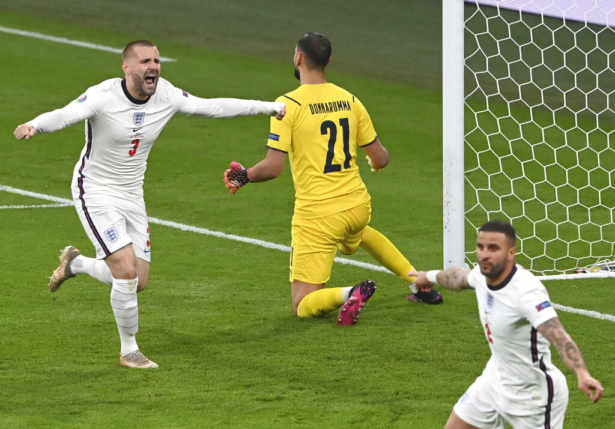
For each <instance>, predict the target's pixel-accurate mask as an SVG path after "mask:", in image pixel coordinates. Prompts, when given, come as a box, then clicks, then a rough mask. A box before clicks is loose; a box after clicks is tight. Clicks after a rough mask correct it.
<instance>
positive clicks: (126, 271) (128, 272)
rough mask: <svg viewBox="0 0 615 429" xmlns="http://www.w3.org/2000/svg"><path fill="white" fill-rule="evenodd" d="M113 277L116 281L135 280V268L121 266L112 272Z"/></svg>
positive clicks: (129, 265)
mask: <svg viewBox="0 0 615 429" xmlns="http://www.w3.org/2000/svg"><path fill="white" fill-rule="evenodd" d="M113 277H115V278H116V279H135V278H137V267H135V266H133V265H131V264H122V265H121V266H119V267H117V268H116V269H115V270H114V272H113ZM146 283H147V280H146Z"/></svg>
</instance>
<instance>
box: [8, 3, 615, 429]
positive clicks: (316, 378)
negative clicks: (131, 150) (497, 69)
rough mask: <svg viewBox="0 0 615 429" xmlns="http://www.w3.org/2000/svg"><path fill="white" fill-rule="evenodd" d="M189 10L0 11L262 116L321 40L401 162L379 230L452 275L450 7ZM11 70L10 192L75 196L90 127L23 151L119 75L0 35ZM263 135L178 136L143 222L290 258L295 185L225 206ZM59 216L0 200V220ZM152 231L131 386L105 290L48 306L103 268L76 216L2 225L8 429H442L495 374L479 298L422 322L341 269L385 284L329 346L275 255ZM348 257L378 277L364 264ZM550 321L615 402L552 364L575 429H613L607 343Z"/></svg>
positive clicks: (335, 331)
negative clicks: (127, 56)
mask: <svg viewBox="0 0 615 429" xmlns="http://www.w3.org/2000/svg"><path fill="white" fill-rule="evenodd" d="M178 3H179V4H178V5H177V7H169V6H168V5H169V4H170V2H165V1H163V0H154V1H152V2H149V4H148V5H147V6H146V5H140V6H136V5H137V4H136V3H130V4H124V2H119V1H109V2H90V3H88V4H87V7H86V6H85V3H83V2H77V1H76V0H64V1H59V2H47V1H42V0H40V1H37V0H29V1H24V2H12V3H10V4H2V5H0V26H5V27H12V28H19V29H22V30H26V31H36V32H42V33H45V34H51V35H55V36H59V37H66V38H71V39H77V40H85V41H88V42H91V43H98V44H102V45H108V46H115V47H121V46H123V45H124V44H125V43H126V42H127V41H130V40H133V39H135V38H141V37H147V38H151V39H154V40H155V41H156V42H157V43H158V45H159V47H160V49H161V55H163V56H168V57H172V58H176V59H178V61H177V62H176V63H163V65H162V76H164V77H165V78H167V79H169V80H170V81H171V82H172V83H174V84H175V85H176V86H179V87H181V88H183V89H185V90H187V91H189V92H191V93H193V94H195V95H198V96H202V97H238V98H254V99H264V100H273V99H275V98H276V97H277V96H278V95H280V94H282V93H285V92H287V91H290V90H292V89H293V88H295V87H296V85H297V82H296V81H295V80H294V78H293V77H292V65H291V59H292V51H293V48H294V44H295V41H296V39H297V38H298V37H299V35H300V34H301V33H302V32H304V31H308V30H314V29H315V30H319V31H322V32H323V33H325V34H328V35H330V37H331V38H332V41H333V43H334V62H333V64H332V66H331V70H330V73H329V74H328V77H329V79H330V80H331V81H332V82H334V83H336V84H338V85H340V86H342V87H344V88H346V89H348V90H349V91H351V92H353V93H354V94H355V95H356V96H358V97H359V98H360V99H361V101H362V102H363V103H364V104H365V105H366V107H367V109H368V111H369V112H370V114H371V116H372V119H373V121H374V124H375V126H376V130H377V131H378V134H379V137H380V138H381V141H382V142H383V144H384V145H385V146H386V147H387V148H388V149H389V151H390V153H391V164H390V166H389V167H387V169H386V170H384V171H382V172H381V173H378V174H371V173H369V169H368V168H367V164H366V162H364V159H362V158H360V159H359V165H360V167H361V171H362V175H363V178H364V180H365V182H366V184H367V186H368V189H369V190H370V193H371V195H372V205H373V213H372V222H371V224H372V226H373V227H375V228H376V229H378V230H380V231H381V232H383V233H384V234H386V235H387V236H388V237H389V238H390V239H391V240H392V241H393V242H394V243H395V244H396V245H397V246H398V247H399V249H400V250H401V251H402V252H403V253H404V254H405V255H406V256H407V257H408V258H409V259H410V261H411V262H412V263H413V264H414V265H416V266H417V267H418V268H420V269H432V268H438V267H440V266H441V262H442V244H441V243H442V217H441V213H442V173H441V157H442V149H441V129H442V124H441V93H439V90H438V88H439V85H440V84H439V67H440V64H441V60H440V54H441V51H440V39H439V37H440V36H439V34H440V28H439V25H440V24H439V22H440V13H441V11H440V9H439V6H438V5H437V4H434V5H431V6H425V5H411V4H408V2H405V1H394V2H391V6H392V7H391V8H389V9H387V8H379V7H374V5H375V3H369V2H366V1H361V2H356V4H355V5H354V7H353V8H349V7H348V6H346V7H343V6H341V4H338V3H336V2H324V1H315V2H313V4H312V5H311V6H304V7H299V6H298V5H293V4H287V2H281V1H263V0H260V1H255V2H249V4H250V5H249V6H248V2H241V1H238V0H235V1H227V2H217V3H215V5H209V6H205V5H204V4H205V2H198V1H182V2H178ZM212 3H214V2H212ZM291 3H292V2H291ZM417 3H418V2H417ZM421 3H423V2H421ZM424 3H425V4H427V3H428V2H424ZM436 3H437V2H436ZM361 8H364V9H361ZM141 9H142V10H141ZM347 9H348V10H347ZM380 9H382V10H380ZM385 9H386V10H385ZM362 10H364V11H365V12H364V13H361V11H362ZM156 11H158V13H157V12H156ZM259 11H260V13H259ZM263 11H270V13H264V12H263ZM342 12H344V13H345V15H342V16H343V18H340V15H339V14H340V13H342ZM199 18H200V19H199ZM248 18H250V19H248ZM130 23H132V24H134V25H129V24H130ZM182 23H183V24H184V25H182ZM198 24H202V25H198ZM244 24H245V25H244ZM267 25H269V26H267ZM243 40H245V44H242V43H241V42H242V41H243ZM337 41H339V42H337ZM336 47H339V49H338V50H337V51H336V50H335V49H336ZM372 54H373V58H374V59H375V60H374V61H370V59H369V58H371V56H372ZM0 58H2V66H0V82H2V83H1V86H0V87H1V88H2V90H1V91H0V94H1V97H0V109H1V111H2V114H1V115H0V136H2V137H1V138H0V142H1V145H2V158H1V159H2V162H1V166H0V185H5V186H11V187H15V188H19V189H25V190H29V191H32V192H38V193H42V194H46V195H53V196H56V197H62V198H70V197H71V196H70V181H71V176H72V169H73V167H74V165H75V163H76V161H77V159H78V156H79V153H80V151H81V149H82V147H83V128H82V126H81V125H76V126H74V127H72V128H70V129H67V130H64V131H62V132H58V133H55V134H50V135H40V136H36V137H35V138H34V139H32V140H30V141H23V142H17V141H16V140H14V138H13V137H12V132H13V130H14V128H15V127H16V126H17V125H18V124H21V123H23V122H25V121H26V120H29V119H31V118H33V117H34V116H36V115H38V114H40V113H42V112H44V111H48V110H51V109H54V108H58V107H61V106H64V105H65V104H67V103H68V102H70V101H71V100H73V99H75V98H76V97H77V96H79V95H80V94H81V93H82V92H83V91H84V90H85V88H87V87H89V86H91V85H95V84H97V83H99V82H101V81H102V80H104V79H108V78H111V77H117V76H120V73H121V69H120V58H119V56H118V55H116V54H111V53H106V52H101V51H94V50H88V49H84V48H78V47H74V46H69V45H62V44H57V43H52V42H45V41H42V40H36V39H31V38H25V37H21V36H16V35H9V34H5V33H0ZM336 61H337V62H336ZM267 134H268V119H267V118H263V117H251V118H239V119H232V120H207V119H199V118H183V117H179V116H178V117H176V118H175V119H173V120H172V121H171V123H170V124H169V125H168V126H167V128H166V129H165V131H164V132H163V133H162V135H161V137H160V138H159V140H158V142H157V144H156V145H155V147H154V149H153V151H152V154H151V156H150V160H149V166H148V171H147V174H146V184H145V195H146V197H145V198H146V201H147V204H148V206H147V207H148V214H149V215H150V216H153V217H156V218H160V219H164V220H169V221H174V222H181V223H184V224H187V225H192V226H196V227H201V228H208V229H211V230H215V231H222V232H225V233H229V234H236V235H240V236H245V237H251V238H256V239H260V240H265V241H269V242H273V243H278V244H284V245H289V244H290V219H291V216H292V207H293V202H294V200H293V186H292V180H291V177H290V171H289V170H288V168H286V170H285V172H284V173H283V175H282V176H281V177H280V178H278V179H277V180H275V181H272V182H269V183H266V184H260V185H250V186H247V187H246V188H244V189H242V190H241V191H240V192H239V193H238V194H237V195H234V196H231V195H229V193H228V191H227V190H226V188H224V186H223V183H222V172H223V171H224V169H226V168H228V164H229V163H230V161H233V160H237V161H240V162H242V163H243V164H244V165H251V164H253V163H255V162H257V161H258V160H260V159H261V158H262V157H263V156H264V155H265V147H264V145H265V142H266V136H267ZM48 203H49V202H47V201H43V200H39V199H35V198H31V197H26V196H21V195H16V194H11V193H7V192H1V191H0V206H7V205H16V206H18V205H35V204H48ZM151 228H152V248H153V262H152V269H151V276H150V282H149V286H148V289H147V290H146V291H144V292H143V293H141V294H139V307H140V319H141V323H140V332H139V334H138V339H139V345H140V347H141V348H142V350H143V351H144V352H145V353H146V355H147V356H148V357H151V358H152V359H153V360H154V361H156V362H157V363H159V364H160V369H159V370H157V371H145V370H143V371H137V370H130V369H127V368H124V367H122V366H120V364H119V360H118V354H119V339H118V334H117V328H116V325H115V321H114V318H113V314H112V312H111V309H110V304H109V288H108V287H107V286H105V285H102V284H100V283H98V282H96V281H95V280H93V279H91V278H89V277H87V276H80V277H78V278H76V279H73V280H70V281H69V282H68V283H66V284H65V286H63V287H62V289H61V290H60V291H58V292H57V293H55V294H50V293H49V291H48V289H47V287H46V284H47V279H46V277H47V276H49V275H50V274H51V271H52V270H53V269H54V268H55V267H56V264H57V254H58V253H59V251H58V250H59V249H60V248H63V247H64V246H66V245H68V244H72V245H75V246H77V247H78V248H80V249H81V250H82V251H83V252H84V254H86V255H87V256H93V255H94V250H93V248H92V245H91V244H90V242H89V240H88V239H87V237H86V235H85V232H84V231H83V229H82V227H81V225H80V223H79V220H78V218H77V216H76V213H75V211H74V209H73V208H71V207H64V208H38V209H6V210H0V239H1V245H0V291H1V298H0V303H1V310H0V428H43V427H53V428H106V427H126V426H129V425H130V426H133V427H142V428H191V427H194V428H197V427H198V428H203V427H208V428H209V427H211V428H218V427H220V428H223V427H229V428H291V427H296V428H314V427H322V428H334V427H357V428H363V427H365V428H420V429H432V428H434V429H435V428H442V427H444V424H445V422H446V420H447V418H448V416H449V414H450V411H451V409H452V407H453V405H454V403H455V402H456V401H457V399H458V398H459V397H460V396H461V395H462V394H463V393H464V391H465V389H466V388H467V387H468V386H469V385H470V384H471V383H472V382H473V380H474V379H475V378H476V377H477V376H478V375H479V374H480V373H481V372H482V370H483V368H484V365H485V363H486V362H487V360H488V358H489V349H488V346H487V344H486V341H485V338H484V333H483V330H482V328H481V326H480V323H479V320H478V315H477V314H476V313H477V305H476V302H475V297H474V294H473V293H462V294H454V293H449V292H448V291H443V292H442V294H443V296H444V300H445V303H444V305H441V306H437V307H429V306H425V305H418V304H414V303H410V302H409V301H407V300H405V297H406V295H407V294H408V289H407V287H406V286H405V285H404V284H403V283H402V282H401V281H400V280H399V279H397V278H396V277H394V276H393V275H390V274H387V273H382V272H378V271H372V270H369V269H365V268H358V267H354V266H348V265H342V264H335V266H334V269H333V275H332V278H331V281H330V283H329V285H330V286H347V285H353V284H355V283H357V282H359V281H361V280H363V279H365V278H372V279H373V280H374V281H375V282H376V284H377V285H378V291H377V292H376V294H375V295H374V298H372V300H370V303H369V304H368V306H367V307H366V309H365V311H364V314H363V316H362V318H361V320H360V321H359V323H358V324H357V325H356V326H354V327H350V328H346V327H338V326H337V325H336V324H335V316H334V315H329V316H327V317H324V318H322V319H315V320H300V319H297V318H295V317H293V315H292V308H291V302H290V287H289V284H288V277H287V276H288V266H287V265H288V255H287V254H286V253H285V252H281V251H279V250H272V249H265V248H262V247H258V246H254V245H251V244H246V243H239V242H235V241H230V240H227V239H223V238H216V237H212V236H207V235H202V234H197V233H194V232H187V231H180V230H178V229H174V228H170V227H165V226H160V225H153V224H152V225H151ZM352 258H353V259H356V260H359V261H363V262H373V261H371V260H370V258H369V256H368V255H367V254H365V253H364V252H362V251H359V252H358V254H357V255H355V256H353V257H352ZM612 287H613V282H612V281H608V280H595V281H587V280H584V281H568V282H550V283H548V284H547V288H548V289H549V292H550V295H551V297H552V299H553V301H554V302H557V303H559V304H563V305H567V306H571V307H575V308H582V309H587V310H594V311H598V312H602V313H609V314H612V313H613V310H612V309H613V308H614V305H615V298H614V296H613V294H612V292H611V289H612ZM560 318H561V319H562V321H563V323H564V325H565V326H566V328H567V329H568V331H569V333H570V334H571V335H572V336H573V338H574V339H575V340H576V341H577V343H578V344H579V346H580V348H581V350H582V351H583V353H584V355H585V358H586V361H587V363H588V366H589V368H590V370H591V372H592V375H594V376H595V377H596V378H598V379H599V380H601V381H602V382H603V384H604V386H605V396H604V398H603V399H602V401H601V402H600V403H599V404H597V405H593V406H592V405H590V403H589V400H588V399H587V398H586V397H584V396H583V395H582V393H581V392H580V391H578V390H577V388H576V378H575V377H574V375H572V374H571V373H570V371H569V370H568V369H566V368H565V367H564V366H563V364H562V363H561V361H560V359H559V357H558V356H556V355H555V352H554V361H555V362H556V364H557V365H558V366H559V367H560V368H562V370H563V371H564V373H565V374H566V375H567V377H568V385H569V388H570V392H571V393H570V405H569V407H568V413H567V426H566V427H568V428H587V427H591V428H604V429H607V428H612V427H613V422H614V421H615V402H614V401H613V396H612V394H611V388H612V387H611V386H613V385H614V383H615V375H613V371H612V362H613V355H614V352H615V345H614V343H613V340H612V339H613V334H614V328H615V326H614V325H613V323H612V322H608V321H603V320H597V319H593V318H589V317H586V316H581V315H575V314H570V313H564V312H560Z"/></svg>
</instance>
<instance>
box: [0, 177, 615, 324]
mask: <svg viewBox="0 0 615 429" xmlns="http://www.w3.org/2000/svg"><path fill="white" fill-rule="evenodd" d="M0 191H5V192H10V193H13V194H19V195H25V196H29V197H33V198H39V199H43V200H47V201H54V202H56V203H62V204H65V205H66V206H72V205H73V202H72V201H71V200H68V199H66V198H59V197H54V196H51V195H45V194H39V193H37V192H30V191H26V190H23V189H17V188H13V187H10V186H4V185H0ZM53 206H55V205H53ZM147 220H148V221H149V222H151V223H154V224H157V225H162V226H168V227H170V228H175V229H179V230H182V231H186V232H195V233H197V234H203V235H211V236H213V237H218V238H224V239H227V240H233V241H239V242H242V243H248V244H252V245H255V246H260V247H265V248H267V249H275V250H281V251H283V252H290V247H289V246H284V245H282V244H276V243H270V242H268V241H264V240H258V239H256V238H249V237H243V236H241V235H234V234H227V233H224V232H219V231H212V230H211V229H207V228H199V227H196V226H191V225H186V224H183V223H178V222H171V221H168V220H162V219H158V218H155V217H148V218H147ZM335 262H337V263H340V264H347V265H354V266H357V267H361V268H366V269H368V270H373V271H380V272H384V273H389V274H393V273H392V272H391V271H389V270H387V269H386V268H384V267H382V266H380V265H374V264H370V263H367V262H361V261H355V260H352V259H346V258H339V257H337V258H335ZM553 307H554V308H555V309H556V310H559V311H563V312H566V313H574V314H579V315H582V316H587V317H591V318H593V319H600V320H608V321H610V322H614V323H615V316H613V315H611V314H604V313H598V312H597V311H591V310H582V309H578V308H574V307H568V306H566V305H561V304H556V303H553Z"/></svg>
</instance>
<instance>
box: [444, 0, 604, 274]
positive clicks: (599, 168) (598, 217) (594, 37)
mask: <svg viewBox="0 0 615 429" xmlns="http://www.w3.org/2000/svg"><path fill="white" fill-rule="evenodd" d="M442 5H443V15H442V18H443V21H442V22H443V31H442V36H443V42H442V50H443V73H442V74H443V188H444V195H443V208H444V213H443V220H444V266H445V268H448V267H451V266H463V264H465V263H468V264H472V263H473V262H474V251H475V237H476V231H477V229H478V228H479V227H480V226H481V225H482V224H483V223H484V222H486V221H487V220H490V219H496V218H499V219H504V220H507V221H510V222H511V223H512V224H513V226H514V227H515V229H516V231H517V235H518V242H517V248H518V258H517V260H518V262H519V263H520V264H521V265H523V266H524V267H525V268H527V269H529V270H531V271H533V272H534V273H535V274H537V275H542V276H543V277H542V278H543V279H545V280H547V279H560V278H580V277H581V276H579V275H574V276H571V274H572V273H573V272H575V271H576V272H579V271H582V270H583V269H584V268H586V267H593V269H592V268H589V269H586V270H585V274H583V277H585V278H589V277H604V276H609V275H611V273H612V274H615V263H611V262H612V261H613V259H614V258H615V244H614V243H615V222H614V220H615V188H614V185H615V31H614V29H613V27H615V1H610V0H499V1H495V0H465V1H464V0H443V3H442ZM611 265H612V268H611ZM611 270H612V272H611ZM594 271H595V272H594Z"/></svg>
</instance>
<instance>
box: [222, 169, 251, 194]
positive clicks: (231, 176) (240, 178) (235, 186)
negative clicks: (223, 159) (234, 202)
mask: <svg viewBox="0 0 615 429" xmlns="http://www.w3.org/2000/svg"><path fill="white" fill-rule="evenodd" d="M252 181H253V180H252V179H250V176H248V170H246V169H245V168H243V165H241V164H240V163H238V162H235V161H233V162H231V168H230V169H229V170H226V171H225V172H224V183H225V184H226V187H227V188H230V189H231V194H234V193H235V192H237V191H238V190H239V188H241V187H243V186H245V185H246V183H250V182H252Z"/></svg>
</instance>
